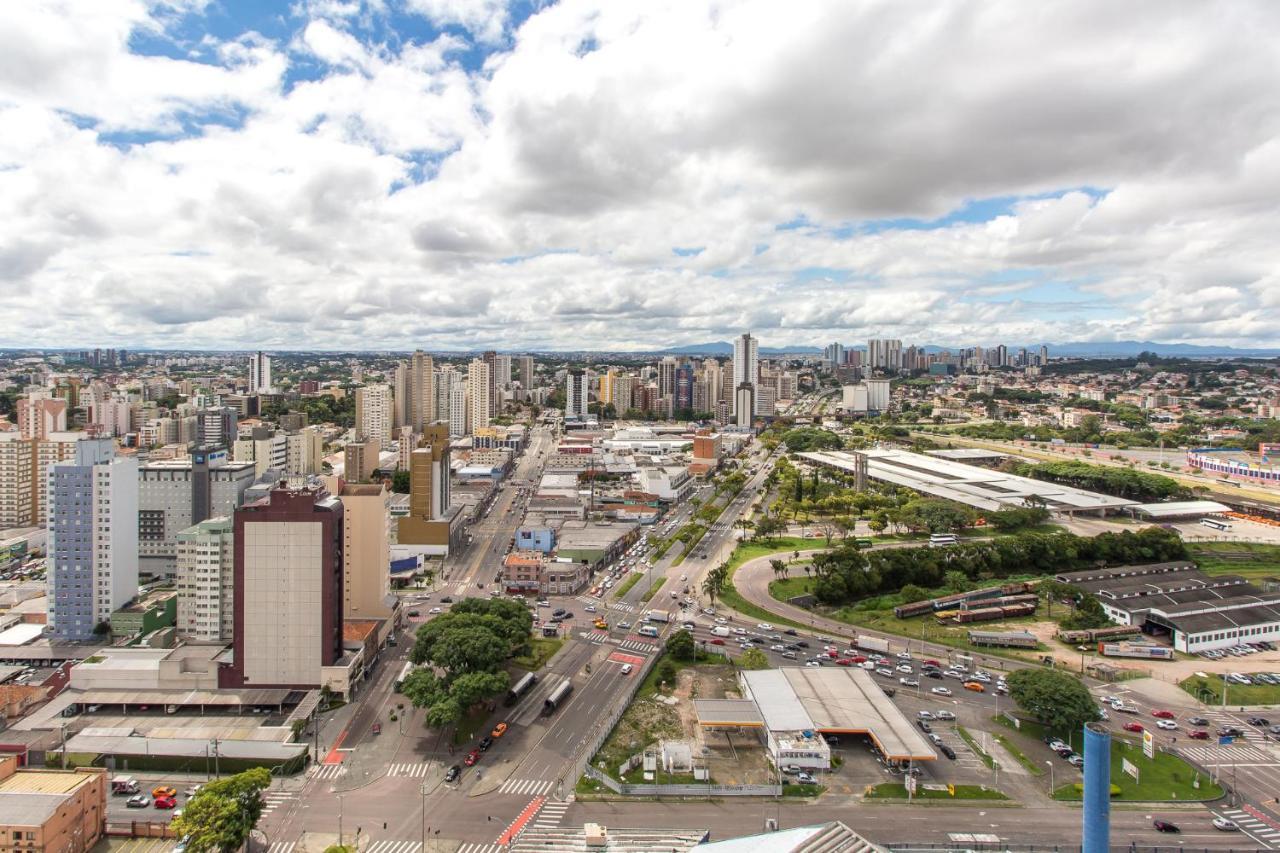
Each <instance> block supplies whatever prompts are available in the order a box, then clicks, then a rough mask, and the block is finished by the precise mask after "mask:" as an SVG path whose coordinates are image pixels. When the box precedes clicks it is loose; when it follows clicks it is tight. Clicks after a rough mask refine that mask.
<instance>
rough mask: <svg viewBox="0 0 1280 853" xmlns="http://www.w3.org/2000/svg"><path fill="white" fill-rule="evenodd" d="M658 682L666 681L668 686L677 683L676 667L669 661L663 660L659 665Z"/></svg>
mask: <svg viewBox="0 0 1280 853" xmlns="http://www.w3.org/2000/svg"><path fill="white" fill-rule="evenodd" d="M658 680H659V681H664V682H666V683H667V685H668V686H671V685H674V684H675V683H676V665H675V664H673V663H672V662H671V661H669V660H663V661H662V663H660V664H658Z"/></svg>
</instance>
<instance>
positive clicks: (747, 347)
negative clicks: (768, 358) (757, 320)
mask: <svg viewBox="0 0 1280 853" xmlns="http://www.w3.org/2000/svg"><path fill="white" fill-rule="evenodd" d="M743 384H747V385H750V386H751V391H752V393H751V400H752V402H753V404H754V405H755V406H756V408H755V410H753V411H752V412H751V414H752V415H758V414H760V412H759V395H757V394H756V393H755V389H756V388H757V387H758V386H759V384H760V352H759V345H758V343H757V341H756V339H755V338H754V337H752V336H751V333H750V332H744V333H742V334H741V335H739V336H738V337H737V338H734V341H733V389H734V394H733V411H734V413H735V414H736V413H737V411H738V400H739V399H742V392H741V389H742V386H743ZM739 420H741V419H740V418H739Z"/></svg>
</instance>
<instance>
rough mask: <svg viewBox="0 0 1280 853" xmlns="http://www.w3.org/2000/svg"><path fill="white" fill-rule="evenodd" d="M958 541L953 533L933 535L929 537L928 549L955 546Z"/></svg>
mask: <svg viewBox="0 0 1280 853" xmlns="http://www.w3.org/2000/svg"><path fill="white" fill-rule="evenodd" d="M959 541H960V540H959V538H957V536H956V535H955V534H954V533H935V534H933V535H932V536H930V537H929V547H930V548H945V547H946V546H947V545H955V544H957V543H958V542H959Z"/></svg>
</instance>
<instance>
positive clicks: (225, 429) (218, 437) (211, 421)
mask: <svg viewBox="0 0 1280 853" xmlns="http://www.w3.org/2000/svg"><path fill="white" fill-rule="evenodd" d="M238 420H239V415H238V414H237V413H236V410H235V409H233V408H231V407H230V406H218V407H216V408H208V409H201V410H199V411H198V412H196V439H195V440H196V443H197V444H202V445H206V446H210V447H212V446H220V447H230V446H231V445H232V444H233V443H234V442H235V439H236V423H237V421H238Z"/></svg>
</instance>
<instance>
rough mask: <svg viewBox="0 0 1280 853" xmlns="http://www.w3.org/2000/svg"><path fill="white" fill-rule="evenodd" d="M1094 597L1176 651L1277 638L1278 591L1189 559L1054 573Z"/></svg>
mask: <svg viewBox="0 0 1280 853" xmlns="http://www.w3.org/2000/svg"><path fill="white" fill-rule="evenodd" d="M1057 580H1058V581H1060V582H1061V583H1066V584H1070V585H1071V586H1073V587H1075V588H1076V589H1079V590H1081V591H1082V592H1088V593H1090V594H1092V595H1093V596H1095V597H1096V598H1097V599H1098V601H1099V602H1100V603H1101V604H1102V609H1103V610H1105V611H1106V613H1107V615H1108V616H1109V617H1111V619H1112V620H1113V621H1115V622H1116V623H1118V624H1120V625H1127V626H1132V627H1136V628H1139V629H1141V631H1142V632H1143V633H1144V634H1147V635H1151V636H1167V637H1169V638H1170V641H1171V644H1172V646H1173V648H1174V649H1176V650H1178V651H1180V652H1188V653H1194V652H1203V651H1208V650H1210V649H1221V648H1229V647H1231V646H1238V645H1240V644H1242V643H1257V642H1262V641H1275V640H1280V592H1264V591H1263V590H1261V589H1259V588H1258V587H1256V586H1254V585H1253V584H1251V583H1249V582H1248V581H1246V580H1245V579H1244V578H1242V577H1240V576H1239V575H1216V576H1214V577H1209V576H1207V575H1205V574H1204V572H1202V571H1200V569H1198V568H1197V567H1196V565H1195V564H1194V563H1189V562H1172V563H1152V564H1149V565H1142V566H1113V567H1111V568H1103V569H1086V570H1084V571H1079V572H1065V573H1062V574H1059V575H1057Z"/></svg>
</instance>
